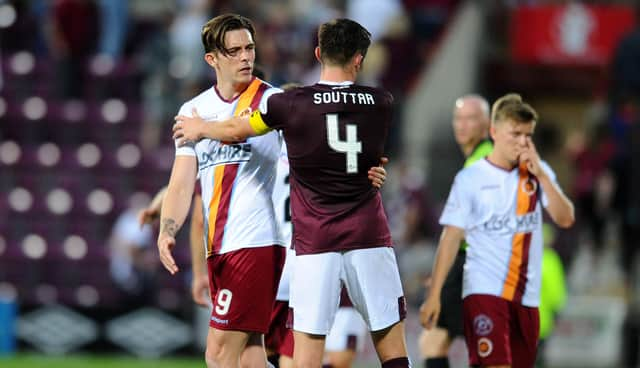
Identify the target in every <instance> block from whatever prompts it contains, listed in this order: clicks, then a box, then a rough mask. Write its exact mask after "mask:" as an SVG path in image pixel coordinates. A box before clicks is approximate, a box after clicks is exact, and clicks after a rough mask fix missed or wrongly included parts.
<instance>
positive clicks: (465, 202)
mask: <svg viewBox="0 0 640 368" xmlns="http://www.w3.org/2000/svg"><path fill="white" fill-rule="evenodd" d="M468 188H469V185H464V180H463V178H462V177H461V175H460V173H458V175H456V178H455V180H454V181H453V185H452V186H451V192H449V197H448V198H447V202H446V204H445V206H444V209H443V210H442V215H441V216H440V225H443V226H445V225H450V226H455V227H459V228H461V229H466V228H467V226H468V224H469V219H470V218H471V212H472V210H473V202H472V200H471V197H470V196H469V193H468Z"/></svg>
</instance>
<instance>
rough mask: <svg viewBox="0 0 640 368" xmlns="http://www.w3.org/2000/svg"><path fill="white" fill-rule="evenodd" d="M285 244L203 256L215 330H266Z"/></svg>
mask: <svg viewBox="0 0 640 368" xmlns="http://www.w3.org/2000/svg"><path fill="white" fill-rule="evenodd" d="M284 257H285V248H284V247H281V246H278V245H274V246H267V247H258V248H243V249H238V250H235V251H232V252H229V253H224V254H216V255H213V256H212V257H209V258H208V259H207V264H208V268H209V288H210V290H211V302H212V305H213V310H212V312H211V320H210V321H209V325H210V326H211V327H213V328H216V329H219V330H237V331H248V332H260V333H266V332H267V330H268V328H269V321H270V318H271V311H272V309H273V303H274V302H275V299H276V292H277V290H278V283H279V282H280V274H281V273H282V267H283V265H284Z"/></svg>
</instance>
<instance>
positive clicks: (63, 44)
mask: <svg viewBox="0 0 640 368" xmlns="http://www.w3.org/2000/svg"><path fill="white" fill-rule="evenodd" d="M97 24H98V19H97V10H96V7H95V3H94V2H93V1H91V0H55V2H54V3H53V5H52V9H51V13H50V20H49V26H50V32H49V33H48V34H49V45H50V47H49V51H50V52H51V55H52V56H53V58H54V61H55V64H56V70H57V72H56V77H57V78H58V87H59V88H60V91H59V94H60V96H61V97H63V98H71V97H72V98H78V99H79V98H82V96H83V87H84V79H85V68H86V62H87V59H88V57H89V56H90V55H91V54H92V53H93V52H94V51H95V46H96V45H95V40H96V35H97V32H98V31H97V27H96V25H97Z"/></svg>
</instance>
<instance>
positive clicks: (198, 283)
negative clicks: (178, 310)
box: [189, 194, 209, 307]
mask: <svg viewBox="0 0 640 368" xmlns="http://www.w3.org/2000/svg"><path fill="white" fill-rule="evenodd" d="M203 221H204V220H203V217H202V197H200V195H198V194H196V195H195V196H193V203H192V204H191V227H190V231H189V244H190V249H191V268H192V272H193V275H192V277H191V297H192V298H193V301H194V302H195V303H196V304H197V305H199V306H202V307H207V306H208V305H209V302H208V300H209V299H208V295H209V277H208V276H207V265H206V260H205V258H206V257H205V254H204V246H203V244H202V239H203V232H204V223H203Z"/></svg>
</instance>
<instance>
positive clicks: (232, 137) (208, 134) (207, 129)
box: [173, 109, 268, 145]
mask: <svg viewBox="0 0 640 368" xmlns="http://www.w3.org/2000/svg"><path fill="white" fill-rule="evenodd" d="M256 113H257V114H259V112H256ZM175 121H176V123H175V124H174V125H173V139H177V140H178V145H183V144H184V143H185V142H189V141H191V142H197V141H199V140H201V139H203V138H209V139H215V140H219V141H232V142H236V141H242V140H244V139H246V138H247V137H250V136H255V135H261V134H265V133H267V132H268V130H265V131H263V132H261V133H257V132H256V131H255V130H254V128H253V127H252V126H251V124H250V123H249V114H248V113H242V114H240V116H233V117H231V118H229V119H227V120H222V121H219V122H216V123H207V122H205V121H204V119H202V117H200V115H198V111H196V109H193V110H192V116H186V115H178V116H176V117H175Z"/></svg>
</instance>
